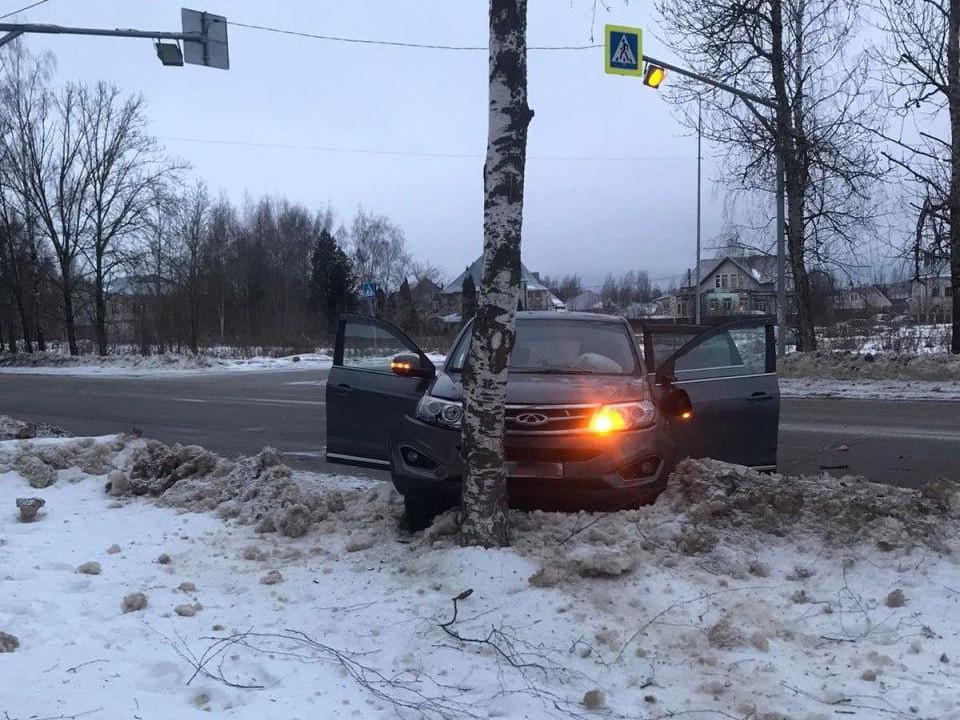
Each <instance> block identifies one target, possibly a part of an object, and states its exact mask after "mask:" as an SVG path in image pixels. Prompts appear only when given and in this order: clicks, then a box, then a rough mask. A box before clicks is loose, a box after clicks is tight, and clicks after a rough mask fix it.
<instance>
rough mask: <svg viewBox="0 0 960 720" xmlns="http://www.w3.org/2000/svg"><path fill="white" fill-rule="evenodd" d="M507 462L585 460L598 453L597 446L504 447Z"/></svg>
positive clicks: (568, 461) (567, 461) (591, 458)
mask: <svg viewBox="0 0 960 720" xmlns="http://www.w3.org/2000/svg"><path fill="white" fill-rule="evenodd" d="M505 450H506V454H507V461H508V462H521V463H523V462H560V463H570V462H586V461H587V460H593V458H595V457H597V456H598V455H600V449H599V448H593V447H585V448H544V447H510V446H509V445H507V447H506V448H505Z"/></svg>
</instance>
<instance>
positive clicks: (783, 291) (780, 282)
mask: <svg viewBox="0 0 960 720" xmlns="http://www.w3.org/2000/svg"><path fill="white" fill-rule="evenodd" d="M643 61H644V62H646V63H649V64H651V65H657V66H659V67H660V68H663V69H666V70H670V71H671V72H675V73H677V74H678V75H683V76H684V77H688V78H690V79H691V80H696V81H697V82H702V83H704V84H705V85H710V86H711V87H715V88H717V89H718V90H723V91H724V92H728V93H730V94H731V95H734V96H736V97H738V98H740V99H741V100H742V101H743V103H744V104H745V105H746V106H747V107H748V108H749V109H750V112H752V113H753V114H754V115H755V116H756V117H757V118H758V119H759V120H760V122H761V123H763V125H764V126H765V127H766V128H768V129H769V130H770V131H771V132H772V133H773V135H774V141H775V145H776V148H777V188H776V196H777V200H776V202H777V355H778V356H779V357H783V356H784V354H785V353H786V330H787V309H786V304H787V286H786V248H785V243H786V224H785V220H784V195H785V188H784V181H783V170H784V167H783V143H781V142H780V138H779V137H778V136H777V130H776V126H775V124H773V123H770V121H769V120H768V119H767V118H765V117H763V115H761V114H760V112H759V111H758V110H757V108H756V107H754V105H762V106H764V107H767V108H770V109H772V110H777V103H776V102H775V101H774V100H771V99H770V98H765V97H761V96H759V95H756V94H754V93H752V92H747V91H746V90H741V89H740V88H737V87H734V86H733V85H730V84H728V83H725V82H721V81H720V80H714V79H713V78H710V77H707V76H706V75H701V74H699V73H695V72H693V71H691V70H687V69H685V68H682V67H677V66H676V65H672V64H671V63H665V62H663V61H662V60H657V59H656V58H652V57H650V56H649V55H644V56H643ZM658 85H659V83H658ZM697 126H698V127H697V131H698V132H697V167H698V171H697V178H698V182H697V197H698V200H697V209H698V222H697V227H698V230H699V225H700V223H699V207H700V202H699V195H700V183H699V175H700V173H699V165H700V150H699V148H700V114H699V110H698V118H697ZM697 238H698V240H697V250H698V251H699V249H700V242H699V232H698V233H697ZM699 275H700V257H699V252H698V255H697V276H698V277H699ZM699 294H700V283H699V282H697V315H698V316H699V313H700V297H699Z"/></svg>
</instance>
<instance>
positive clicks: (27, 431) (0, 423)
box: [0, 415, 69, 440]
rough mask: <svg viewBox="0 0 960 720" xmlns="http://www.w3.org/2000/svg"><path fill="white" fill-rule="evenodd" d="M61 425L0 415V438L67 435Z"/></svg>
mask: <svg viewBox="0 0 960 720" xmlns="http://www.w3.org/2000/svg"><path fill="white" fill-rule="evenodd" d="M67 435H69V433H68V432H67V431H66V430H64V429H63V428H62V427H58V426H56V425H48V424H47V423H27V422H23V421H22V420H17V419H16V418H12V417H10V416H9V415H0V440H16V439H18V438H19V439H29V438H32V437H67Z"/></svg>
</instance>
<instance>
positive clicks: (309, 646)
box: [154, 629, 479, 720]
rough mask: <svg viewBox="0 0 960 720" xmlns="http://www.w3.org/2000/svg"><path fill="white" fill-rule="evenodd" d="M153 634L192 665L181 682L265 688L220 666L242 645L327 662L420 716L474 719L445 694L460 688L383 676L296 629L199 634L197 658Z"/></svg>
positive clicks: (419, 678)
mask: <svg viewBox="0 0 960 720" xmlns="http://www.w3.org/2000/svg"><path fill="white" fill-rule="evenodd" d="M154 632H156V633H157V634H158V635H160V636H161V637H162V638H164V640H165V641H166V642H167V644H168V645H170V646H171V647H172V648H173V649H174V651H175V652H176V653H177V654H178V655H179V656H180V657H181V658H182V659H183V660H185V661H186V662H187V663H188V664H189V665H190V666H191V667H193V670H194V672H193V675H191V676H190V679H189V680H187V685H189V684H190V683H191V682H193V680H194V679H195V678H196V677H197V676H198V675H199V676H202V677H205V678H207V679H209V680H213V681H215V682H219V683H223V684H224V685H227V686H229V687H233V688H240V689H246V690H259V689H263V688H265V687H266V686H265V685H260V684H245V683H239V682H236V681H234V680H231V679H230V678H228V677H227V675H226V671H225V668H224V665H225V663H226V662H227V661H228V660H229V659H232V657H230V656H228V654H227V651H228V650H231V649H236V648H243V649H246V650H249V651H251V652H253V653H257V654H261V655H269V656H280V657H288V658H292V659H295V660H298V661H300V662H305V663H310V662H328V663H333V664H335V665H337V666H339V667H340V668H341V669H342V670H343V671H344V672H346V674H347V675H348V676H349V677H350V678H351V679H352V680H353V681H354V682H356V683H357V684H358V685H359V686H360V687H362V688H363V689H365V690H366V691H368V692H369V693H371V694H372V695H373V696H374V697H376V698H377V699H379V700H382V701H383V702H385V703H389V704H390V705H392V706H393V707H394V708H396V709H397V710H407V711H411V712H415V713H417V714H418V715H419V716H420V717H423V718H428V719H430V720H452V719H453V718H464V717H466V718H479V716H478V715H476V714H475V713H473V712H472V711H471V710H470V708H469V707H468V706H467V705H465V704H463V703H461V702H459V701H457V700H456V699H455V698H454V697H451V696H450V695H448V694H447V692H448V691H451V690H457V691H460V688H455V687H452V686H449V685H443V684H441V683H438V682H436V681H435V680H433V679H432V678H430V677H429V676H427V675H422V674H415V675H414V676H413V677H412V678H411V679H409V680H405V679H402V678H401V677H400V676H393V677H387V676H386V675H384V674H383V673H381V672H380V671H379V670H377V669H376V668H373V667H370V666H369V665H365V664H364V663H362V662H360V661H359V660H358V659H357V658H358V657H360V656H361V655H363V653H348V652H344V651H341V650H338V649H337V648H334V647H331V646H329V645H326V644H324V643H322V642H319V641H318V640H314V639H313V638H312V637H310V636H309V635H307V634H306V633H305V632H303V631H301V630H291V629H284V631H283V632H277V633H259V632H253V631H252V630H249V631H247V632H241V633H234V634H232V635H228V636H225V637H203V638H201V639H202V640H209V641H211V642H210V644H209V645H208V646H207V647H206V648H204V650H203V652H201V653H200V655H199V656H198V655H196V654H195V653H194V652H193V651H192V650H191V649H190V647H189V646H188V645H187V643H186V641H185V640H184V639H183V638H182V637H180V636H179V634H178V635H177V639H176V641H174V640H172V639H170V638H168V637H167V636H165V635H164V634H163V633H161V632H159V631H157V630H154ZM423 680H427V681H428V684H430V685H432V686H433V687H434V688H436V690H437V692H436V693H429V692H427V691H425V690H422V689H420V688H418V687H417V685H420V684H422V682H423Z"/></svg>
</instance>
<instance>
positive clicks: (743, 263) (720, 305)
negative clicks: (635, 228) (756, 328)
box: [677, 255, 793, 317]
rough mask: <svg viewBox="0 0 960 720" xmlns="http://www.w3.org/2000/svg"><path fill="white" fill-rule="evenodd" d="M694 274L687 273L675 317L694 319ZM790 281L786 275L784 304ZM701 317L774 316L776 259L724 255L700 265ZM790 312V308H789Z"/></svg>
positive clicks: (760, 256) (758, 256)
mask: <svg viewBox="0 0 960 720" xmlns="http://www.w3.org/2000/svg"><path fill="white" fill-rule="evenodd" d="M695 295H696V273H695V271H693V270H687V274H686V277H685V283H684V286H683V287H681V288H680V291H679V293H678V298H677V315H678V316H680V317H693V316H694V315H695V312H694V303H695ZM792 297H793V281H792V278H791V275H790V273H789V268H788V271H787V303H788V306H789V305H790V303H791V301H792ZM700 308H701V310H700V312H701V317H726V316H736V315H768V314H769V315H773V314H776V312H777V258H776V257H775V256H773V255H748V256H742V257H736V256H732V255H723V256H721V257H718V258H712V259H709V260H701V262H700ZM788 311H789V307H788Z"/></svg>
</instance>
